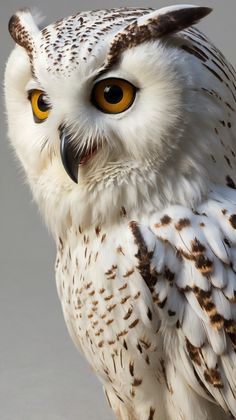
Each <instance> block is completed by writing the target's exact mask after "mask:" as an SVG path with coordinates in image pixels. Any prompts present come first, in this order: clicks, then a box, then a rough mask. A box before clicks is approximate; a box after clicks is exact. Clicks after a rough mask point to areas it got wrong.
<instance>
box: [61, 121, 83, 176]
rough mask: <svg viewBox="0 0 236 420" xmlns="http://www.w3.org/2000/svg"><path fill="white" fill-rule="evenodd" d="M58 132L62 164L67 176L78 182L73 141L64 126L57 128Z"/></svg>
mask: <svg viewBox="0 0 236 420" xmlns="http://www.w3.org/2000/svg"><path fill="white" fill-rule="evenodd" d="M59 132H60V141H61V144H60V154H61V161H62V164H63V166H64V168H65V170H66V172H67V174H68V175H69V177H70V178H71V179H72V181H74V182H75V183H76V184H77V183H78V169H79V157H78V156H77V155H76V152H75V148H74V147H73V142H72V141H71V136H70V134H68V133H67V131H66V128H65V126H61V127H60V128H59Z"/></svg>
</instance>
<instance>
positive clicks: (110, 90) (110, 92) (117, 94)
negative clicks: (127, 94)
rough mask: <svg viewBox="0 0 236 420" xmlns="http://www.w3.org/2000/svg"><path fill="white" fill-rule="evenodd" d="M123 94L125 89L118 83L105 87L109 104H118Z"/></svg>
mask: <svg viewBox="0 0 236 420" xmlns="http://www.w3.org/2000/svg"><path fill="white" fill-rule="evenodd" d="M123 96H124V94H123V90H122V88H121V87H120V86H118V85H111V86H109V85H108V86H106V87H105V89H104V98H105V100H106V101H107V102H108V103H109V104H118V103H119V102H120V101H121V100H122V99H123Z"/></svg>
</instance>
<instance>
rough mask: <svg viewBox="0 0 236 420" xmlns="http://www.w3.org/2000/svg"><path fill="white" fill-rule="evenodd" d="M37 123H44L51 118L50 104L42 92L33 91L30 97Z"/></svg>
mask: <svg viewBox="0 0 236 420" xmlns="http://www.w3.org/2000/svg"><path fill="white" fill-rule="evenodd" d="M29 99H30V101H31V106H32V110H33V114H34V118H35V121H36V122H43V121H44V120H46V119H47V118H48V116H49V112H50V104H49V103H48V100H47V97H46V94H45V93H44V92H43V91H42V90H37V89H35V90H32V91H31V92H30V95H29Z"/></svg>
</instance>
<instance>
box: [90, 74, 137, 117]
mask: <svg viewBox="0 0 236 420" xmlns="http://www.w3.org/2000/svg"><path fill="white" fill-rule="evenodd" d="M136 91H137V88H136V87H135V86H134V85H132V84H131V83H130V82H127V81H126V80H123V79H118V78H109V79H104V80H100V81H99V82H97V83H96V84H95V86H94V87H93V90H92V94H91V102H92V104H93V105H94V106H95V107H96V108H98V109H99V110H100V111H102V112H105V113H107V114H120V113H121V112H124V111H126V110H127V109H128V108H130V107H131V105H132V104H133V102H134V100H135V96H136Z"/></svg>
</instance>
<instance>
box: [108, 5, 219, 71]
mask: <svg viewBox="0 0 236 420" xmlns="http://www.w3.org/2000/svg"><path fill="white" fill-rule="evenodd" d="M211 11H212V9H210V8H209V7H200V6H192V5H188V4H182V5H177V6H170V7H164V8H162V9H159V10H154V11H153V12H150V13H147V14H145V15H144V16H141V17H140V18H138V19H136V20H135V19H134V21H133V22H131V23H130V24H129V25H128V26H126V27H125V28H123V29H122V30H121V31H119V32H118V33H117V34H116V35H115V37H114V38H113V41H112V43H111V47H110V50H109V53H108V56H107V63H106V65H105V68H106V69H107V68H110V67H111V66H112V65H113V64H114V63H115V62H116V61H117V60H118V59H119V57H120V56H121V54H122V53H123V52H124V51H125V50H127V49H129V48H133V47H136V46H137V45H140V44H142V43H144V42H147V41H151V40H153V39H158V38H161V37H163V36H165V35H170V34H173V33H175V32H179V31H182V30H183V29H186V28H188V27H189V26H192V25H194V24H195V23H197V22H199V20H201V19H202V18H204V17H205V16H207V15H208V14H209V13H210V12H211Z"/></svg>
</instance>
